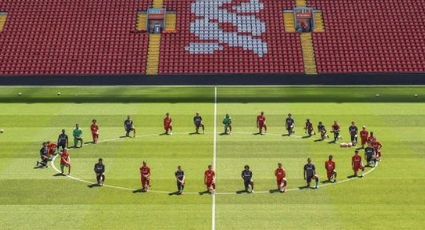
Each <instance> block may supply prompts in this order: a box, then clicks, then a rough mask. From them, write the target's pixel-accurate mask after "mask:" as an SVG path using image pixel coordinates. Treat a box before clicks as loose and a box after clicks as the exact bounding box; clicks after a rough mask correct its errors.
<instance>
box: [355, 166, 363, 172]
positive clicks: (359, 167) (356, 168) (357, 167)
mask: <svg viewBox="0 0 425 230" xmlns="http://www.w3.org/2000/svg"><path fill="white" fill-rule="evenodd" d="M360 169H361V170H363V169H364V167H363V165H354V167H353V170H354V171H355V172H357V171H359V170H360Z"/></svg>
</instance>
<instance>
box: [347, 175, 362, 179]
mask: <svg viewBox="0 0 425 230" xmlns="http://www.w3.org/2000/svg"><path fill="white" fill-rule="evenodd" d="M352 178H361V176H356V175H351V176H347V179H352Z"/></svg>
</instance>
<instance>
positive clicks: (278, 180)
mask: <svg viewBox="0 0 425 230" xmlns="http://www.w3.org/2000/svg"><path fill="white" fill-rule="evenodd" d="M282 183H284V186H286V183H287V181H286V179H285V178H276V184H277V186H278V187H279V186H280V185H281V184H282Z"/></svg>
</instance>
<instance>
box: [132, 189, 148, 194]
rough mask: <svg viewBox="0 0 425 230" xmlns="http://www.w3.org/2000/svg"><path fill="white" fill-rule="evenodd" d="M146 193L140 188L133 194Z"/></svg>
mask: <svg viewBox="0 0 425 230" xmlns="http://www.w3.org/2000/svg"><path fill="white" fill-rule="evenodd" d="M145 192H146V191H144V190H143V189H141V188H139V189H135V190H133V193H145Z"/></svg>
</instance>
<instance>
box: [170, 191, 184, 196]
mask: <svg viewBox="0 0 425 230" xmlns="http://www.w3.org/2000/svg"><path fill="white" fill-rule="evenodd" d="M168 195H169V196H180V195H182V193H181V192H179V191H175V192H170V193H168Z"/></svg>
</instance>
